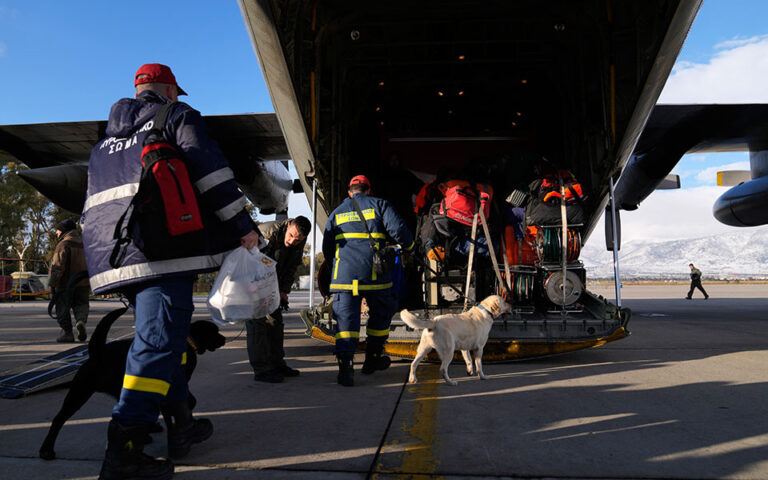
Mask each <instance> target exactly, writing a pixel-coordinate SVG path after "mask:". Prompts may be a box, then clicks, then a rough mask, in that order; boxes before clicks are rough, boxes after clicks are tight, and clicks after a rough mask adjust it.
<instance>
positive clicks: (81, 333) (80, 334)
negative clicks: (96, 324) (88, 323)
mask: <svg viewBox="0 0 768 480" xmlns="http://www.w3.org/2000/svg"><path fill="white" fill-rule="evenodd" d="M75 330H77V341H78V342H84V341H85V339H86V338H88V335H87V334H86V333H85V322H77V323H76V324H75Z"/></svg>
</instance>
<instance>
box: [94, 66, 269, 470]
mask: <svg viewBox="0 0 768 480" xmlns="http://www.w3.org/2000/svg"><path fill="white" fill-rule="evenodd" d="M134 86H135V87H136V95H135V98H123V99H121V100H119V101H117V103H115V104H114V105H113V106H112V109H111V111H110V114H109V121H108V123H107V128H106V134H107V135H108V138H106V139H105V140H103V141H101V142H99V143H98V144H97V145H96V146H95V147H94V148H93V150H92V151H91V158H90V162H89V165H88V191H87V198H86V201H85V206H84V208H83V217H82V224H83V244H84V246H85V256H86V261H87V263H88V272H89V274H90V283H91V287H92V288H93V291H94V293H96V294H103V293H109V292H115V291H120V292H122V293H124V294H125V296H126V297H127V298H128V301H129V302H130V304H131V305H133V308H134V312H135V317H136V323H135V331H136V335H135V338H134V340H133V343H132V344H131V349H130V351H129V352H128V357H127V360H126V368H125V377H124V380H123V389H122V391H121V394H120V399H119V401H118V403H117V405H116V406H115V408H114V409H113V411H112V420H111V421H110V422H109V427H108V432H107V450H106V454H105V458H104V462H103V464H102V467H101V473H100V476H99V478H101V479H123V478H134V477H140V478H156V479H158V478H163V479H166V478H170V477H171V476H172V475H173V462H172V461H171V460H169V459H168V460H166V459H163V460H161V459H154V458H152V457H150V456H149V455H146V454H144V453H143V452H142V448H143V445H144V443H145V441H146V440H145V439H146V438H147V436H148V435H147V433H148V429H149V426H150V425H153V424H154V423H155V422H156V421H157V418H158V414H159V408H160V405H161V404H165V405H166V406H167V408H168V410H169V412H170V413H171V417H172V418H171V425H170V428H169V429H168V453H169V456H170V457H175V458H179V457H183V456H184V455H186V454H187V453H188V451H189V448H190V446H191V445H192V444H193V443H199V442H201V441H203V440H205V439H207V438H208V437H210V436H211V434H212V433H213V425H212V424H211V422H210V421H209V420H207V419H195V418H193V417H192V413H191V411H190V409H189V406H188V404H187V397H188V394H189V390H188V388H187V381H186V377H185V375H184V362H185V360H186V357H185V355H184V353H185V352H186V349H187V337H188V335H189V326H190V320H191V317H192V311H193V309H194V306H193V303H192V286H193V283H194V279H195V275H196V274H197V273H200V272H209V271H213V270H216V269H218V268H219V266H220V265H221V262H222V260H223V258H224V256H225V254H226V253H227V252H228V251H230V250H232V249H233V248H236V247H237V246H238V245H241V244H242V245H244V246H245V247H247V248H252V247H254V246H256V245H257V244H258V242H259V239H260V236H259V234H258V233H257V232H256V231H255V230H254V224H253V221H252V220H251V217H250V216H249V214H248V212H246V211H245V208H244V207H245V205H246V203H247V201H246V198H245V197H244V196H243V194H242V192H240V190H239V189H238V187H237V184H236V183H235V181H234V176H233V174H232V171H231V170H230V168H229V166H228V163H227V159H226V158H225V157H224V155H223V153H222V152H221V150H220V149H219V147H218V145H217V144H216V143H215V142H214V141H213V140H211V139H210V138H209V136H208V129H207V127H206V125H205V122H204V120H203V118H202V116H201V115H200V112H198V111H196V110H194V109H193V108H192V107H190V106H189V105H187V104H185V103H175V104H174V105H173V106H172V107H171V108H170V110H169V113H168V118H167V121H166V122H165V123H164V128H163V136H164V138H165V139H166V140H167V141H168V142H169V143H170V144H173V145H175V146H176V148H177V149H178V150H179V151H180V152H182V156H183V159H184V163H185V165H186V167H187V169H188V171H189V177H190V182H191V183H192V184H193V185H194V186H195V190H196V192H197V193H196V196H197V199H198V204H199V207H200V211H201V215H202V217H203V218H204V219H205V223H204V226H205V227H204V234H205V240H206V241H205V242H200V243H201V246H200V251H199V252H197V253H196V254H195V255H194V256H188V257H181V258H175V259H169V260H162V261H149V260H147V259H146V257H145V256H144V255H143V253H142V250H139V249H138V247H137V246H136V244H135V242H131V243H128V244H127V246H126V254H125V256H124V261H123V263H122V264H121V265H118V266H117V268H113V267H112V263H111V262H110V256H111V254H112V250H113V248H114V246H115V240H114V238H113V236H114V233H115V226H116V224H117V222H118V219H119V218H120V217H121V215H123V214H124V213H125V212H126V211H127V208H128V206H129V204H130V202H131V201H132V199H133V195H134V193H136V185H137V184H138V182H139V179H140V175H141V171H142V168H141V155H142V144H143V141H144V139H145V137H146V136H147V134H148V131H149V130H150V128H151V127H152V126H153V125H154V123H153V121H154V119H155V114H156V113H157V112H158V110H159V109H160V108H161V106H162V105H164V104H168V103H171V102H177V99H178V95H186V92H184V90H182V89H181V88H180V87H179V86H178V84H177V83H176V78H175V76H174V75H173V72H172V71H171V69H170V68H169V67H167V66H165V65H161V64H157V63H152V64H146V65H142V66H141V67H140V68H139V70H138V71H137V72H136V75H135V76H134ZM176 181H177V183H178V179H177V180H176ZM161 188H163V187H161ZM173 188H176V187H173ZM157 228H167V227H165V226H161V225H158V227H157ZM144 248H145V249H146V248H147V246H144Z"/></svg>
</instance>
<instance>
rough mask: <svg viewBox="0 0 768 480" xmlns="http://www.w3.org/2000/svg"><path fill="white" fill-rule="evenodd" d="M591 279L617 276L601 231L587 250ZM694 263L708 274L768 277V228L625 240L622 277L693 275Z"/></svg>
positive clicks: (583, 256)
mask: <svg viewBox="0 0 768 480" xmlns="http://www.w3.org/2000/svg"><path fill="white" fill-rule="evenodd" d="M580 258H581V261H582V262H584V266H585V267H586V268H587V275H588V277H589V278H606V277H613V253H612V252H608V251H606V250H605V242H604V241H603V239H602V236H600V235H593V236H592V237H591V238H590V242H589V243H588V244H587V245H586V246H585V247H584V248H583V249H582V252H581V257H580ZM689 263H693V264H694V265H695V266H696V267H697V268H698V269H699V270H701V271H702V274H703V276H704V278H744V277H754V278H768V227H756V228H740V229H734V230H733V232H732V233H728V234H720V235H712V236H708V237H701V238H692V239H685V240H669V241H648V240H631V241H627V242H622V246H621V250H620V251H619V268H620V274H621V278H670V279H671V278H688V276H689V272H690V269H689V267H688V264H689Z"/></svg>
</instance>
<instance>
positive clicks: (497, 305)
mask: <svg viewBox="0 0 768 480" xmlns="http://www.w3.org/2000/svg"><path fill="white" fill-rule="evenodd" d="M491 309H492V310H493V311H494V312H495V313H496V314H497V315H498V314H500V313H501V298H499V297H498V296H495V297H493V303H492V304H491Z"/></svg>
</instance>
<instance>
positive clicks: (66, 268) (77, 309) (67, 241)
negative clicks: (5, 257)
mask: <svg viewBox="0 0 768 480" xmlns="http://www.w3.org/2000/svg"><path fill="white" fill-rule="evenodd" d="M55 228H56V237H57V238H58V239H59V243H57V244H56V248H55V249H54V250H53V258H52V259H51V270H50V272H48V273H49V277H48V278H49V284H50V286H51V289H52V290H53V298H54V305H55V306H56V320H57V321H58V322H59V326H61V334H60V335H59V337H58V338H57V339H56V341H57V342H60V343H64V342H74V341H75V335H74V333H73V332H72V317H71V315H70V313H69V311H70V310H72V312H73V313H74V314H75V322H76V323H75V329H76V330H77V340H78V341H80V342H84V341H85V339H86V338H88V335H87V333H86V331H85V324H86V322H88V300H89V296H90V293H91V287H90V286H89V285H88V276H87V275H88V272H87V269H88V267H87V266H86V264H85V253H84V252H83V239H82V236H81V235H80V231H79V230H78V229H77V225H76V224H75V222H74V221H73V220H72V219H71V218H67V219H65V220H62V221H61V222H59V223H58V224H56V227H55ZM75 276H78V277H80V276H82V278H81V279H80V280H78V281H75V284H74V285H70V279H73V278H74V277H75ZM73 281H74V280H73Z"/></svg>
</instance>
